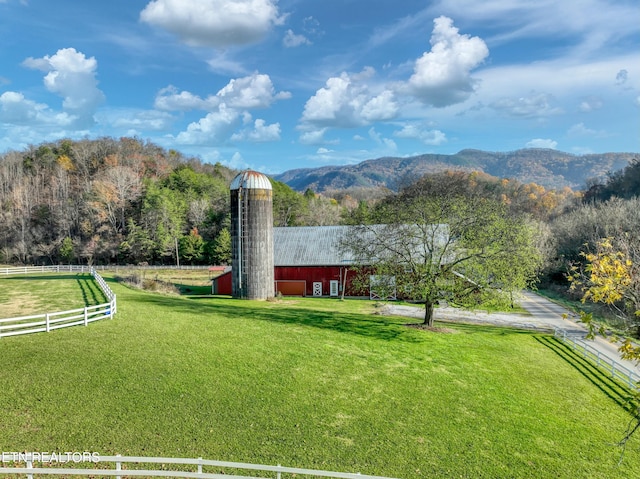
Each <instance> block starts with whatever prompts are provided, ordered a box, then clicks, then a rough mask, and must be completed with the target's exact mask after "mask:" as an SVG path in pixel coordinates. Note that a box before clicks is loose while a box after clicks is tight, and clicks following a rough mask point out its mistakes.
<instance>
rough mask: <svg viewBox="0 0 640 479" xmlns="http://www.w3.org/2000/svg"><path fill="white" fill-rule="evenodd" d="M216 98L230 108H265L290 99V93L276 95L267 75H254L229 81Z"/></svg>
mask: <svg viewBox="0 0 640 479" xmlns="http://www.w3.org/2000/svg"><path fill="white" fill-rule="evenodd" d="M216 96H217V97H218V98H220V100H221V101H222V102H224V103H225V104H226V105H227V106H229V107H232V108H266V107H268V106H270V105H271V104H272V103H273V102H274V101H276V100H283V99H288V98H291V93H289V92H279V93H276V92H275V88H274V87H273V83H272V82H271V78H269V75H264V74H259V73H254V74H253V75H251V76H246V77H243V78H237V79H234V80H231V81H230V82H229V83H228V84H227V85H226V86H225V87H224V88H222V89H221V90H220V91H219V92H218V93H217V94H216Z"/></svg>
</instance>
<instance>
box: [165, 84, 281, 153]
mask: <svg viewBox="0 0 640 479" xmlns="http://www.w3.org/2000/svg"><path fill="white" fill-rule="evenodd" d="M290 96H291V94H290V93H289V92H278V93H276V90H275V88H274V87H273V83H272V82H271V79H270V78H269V76H268V75H262V74H258V73H254V74H253V75H250V76H247V77H242V78H236V79H233V80H231V81H229V83H227V85H225V86H224V87H223V88H221V89H220V90H219V91H218V93H216V94H215V95H209V96H208V97H207V98H204V99H203V98H201V97H199V96H198V95H194V94H192V93H190V92H186V91H181V92H178V90H177V89H176V88H175V87H172V86H170V87H167V88H164V89H162V90H161V91H160V92H159V94H158V96H157V97H156V102H155V104H156V108H159V109H161V110H168V111H173V110H179V111H187V110H193V109H195V110H205V111H208V112H209V113H208V114H207V115H206V116H205V117H204V118H201V119H200V120H199V121H197V122H193V123H191V124H190V125H189V126H188V127H187V129H186V130H185V131H182V132H181V133H179V134H178V135H177V137H176V141H178V142H179V143H182V144H189V145H208V144H222V143H224V142H226V141H227V140H231V141H245V140H246V141H251V142H266V141H277V140H279V139H280V124H279V123H274V124H271V125H267V124H266V123H265V121H264V120H261V119H258V120H255V122H254V123H253V129H251V128H245V129H243V130H240V131H237V132H235V133H233V132H234V129H235V128H236V127H237V126H240V125H244V126H246V125H250V124H251V121H252V116H251V113H249V111H247V110H250V109H256V108H267V107H269V106H271V105H272V104H273V103H274V102H275V101H277V100H281V99H286V98H289V97H290Z"/></svg>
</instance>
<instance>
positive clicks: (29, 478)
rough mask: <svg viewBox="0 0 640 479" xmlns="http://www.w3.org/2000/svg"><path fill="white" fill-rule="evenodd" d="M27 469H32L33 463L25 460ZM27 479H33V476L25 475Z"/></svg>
mask: <svg viewBox="0 0 640 479" xmlns="http://www.w3.org/2000/svg"><path fill="white" fill-rule="evenodd" d="M27 469H33V462H32V461H31V459H27ZM27 479H33V474H27Z"/></svg>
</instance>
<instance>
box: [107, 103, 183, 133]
mask: <svg viewBox="0 0 640 479" xmlns="http://www.w3.org/2000/svg"><path fill="white" fill-rule="evenodd" d="M97 116H98V118H99V121H100V123H104V124H108V125H110V126H113V127H114V128H119V129H126V130H129V131H134V130H135V131H149V130H151V131H165V130H168V129H169V127H170V126H171V124H172V121H173V117H172V116H171V115H170V114H168V113H165V112H162V111H157V110H135V109H120V108H119V109H109V110H107V111H105V112H100V113H98V115H97Z"/></svg>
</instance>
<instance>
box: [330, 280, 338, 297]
mask: <svg viewBox="0 0 640 479" xmlns="http://www.w3.org/2000/svg"><path fill="white" fill-rule="evenodd" d="M338 284H339V282H338V280H337V279H332V280H331V281H329V296H332V297H334V298H335V297H337V296H338Z"/></svg>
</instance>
